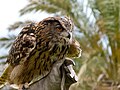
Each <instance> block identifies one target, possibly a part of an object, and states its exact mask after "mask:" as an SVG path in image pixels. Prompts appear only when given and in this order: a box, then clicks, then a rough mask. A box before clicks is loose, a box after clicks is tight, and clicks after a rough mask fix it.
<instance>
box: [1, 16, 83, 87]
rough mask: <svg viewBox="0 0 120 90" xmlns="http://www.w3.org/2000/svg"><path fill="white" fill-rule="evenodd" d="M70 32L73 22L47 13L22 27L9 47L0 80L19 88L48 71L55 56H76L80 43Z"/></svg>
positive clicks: (56, 57)
mask: <svg viewBox="0 0 120 90" xmlns="http://www.w3.org/2000/svg"><path fill="white" fill-rule="evenodd" d="M72 32H73V22H72V21H71V20H70V19H69V18H61V17H48V18H46V19H43V20H42V21H40V22H38V23H32V24H30V25H28V26H26V27H24V28H23V29H22V31H21V32H20V33H19V35H18V37H17V38H16V39H15V41H14V43H13V45H12V47H11V49H10V51H9V56H8V58H7V63H8V67H7V68H6V70H5V71H4V73H3V74H2V76H1V78H0V84H1V85H2V84H4V83H5V82H9V83H10V84H16V85H18V86H19V89H21V88H23V87H24V85H25V84H26V83H28V84H29V83H31V81H35V80H38V79H41V78H43V77H45V76H46V75H48V74H49V72H50V71H51V68H52V66H53V64H54V63H55V62H56V61H57V60H61V59H63V60H64V59H65V58H66V57H77V56H79V54H80V53H81V49H80V45H79V44H78V42H77V41H76V40H75V38H73V35H72ZM76 42H77V43H76Z"/></svg>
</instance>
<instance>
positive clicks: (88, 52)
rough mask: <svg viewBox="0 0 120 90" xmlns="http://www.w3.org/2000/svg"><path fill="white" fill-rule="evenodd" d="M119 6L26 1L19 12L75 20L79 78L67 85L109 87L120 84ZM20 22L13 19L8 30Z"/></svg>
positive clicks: (107, 0) (89, 0) (86, 0)
mask: <svg viewBox="0 0 120 90" xmlns="http://www.w3.org/2000/svg"><path fill="white" fill-rule="evenodd" d="M119 9H120V7H119V0H29V3H28V5H27V6H26V7H24V8H23V9H22V10H21V11H20V14H21V15H24V14H26V13H30V12H33V11H34V12H38V11H39V12H41V11H45V12H47V13H52V14H54V15H57V16H63V15H67V16H69V17H71V18H72V19H73V21H74V23H75V35H76V38H77V39H78V40H79V42H80V44H81V47H82V49H83V54H82V57H81V58H80V59H76V67H75V69H76V72H78V76H79V81H78V83H76V84H75V87H74V86H73V87H71V88H75V90H92V89H97V90H99V89H98V88H100V87H101V86H103V84H106V85H107V86H108V87H109V88H110V87H117V86H118V85H119V83H120V78H119V75H120V68H119V67H120V54H119V52H120V24H119V21H120V19H119V17H120V16H119V14H120V13H119ZM21 25H22V26H23V25H25V23H24V22H22V23H20V22H19V23H18V22H17V23H15V24H14V25H12V26H11V27H10V28H9V29H10V30H12V29H16V28H18V27H19V26H21ZM11 39H14V38H11V37H8V38H1V39H0V43H3V42H4V41H10V40H11ZM10 42H11V41H10ZM3 44H5V43H3ZM1 45H2V44H1ZM6 45H7V44H6ZM10 45H11V44H9V45H7V47H9V46H10ZM113 89H114V88H113ZM71 90H72V89H71ZM100 90H102V89H100ZM105 90H107V89H105ZM115 90H116V89H115Z"/></svg>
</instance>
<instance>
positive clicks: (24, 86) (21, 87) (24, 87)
mask: <svg viewBox="0 0 120 90" xmlns="http://www.w3.org/2000/svg"><path fill="white" fill-rule="evenodd" d="M28 88H29V84H28V83H25V84H20V85H19V89H18V90H27V89H28Z"/></svg>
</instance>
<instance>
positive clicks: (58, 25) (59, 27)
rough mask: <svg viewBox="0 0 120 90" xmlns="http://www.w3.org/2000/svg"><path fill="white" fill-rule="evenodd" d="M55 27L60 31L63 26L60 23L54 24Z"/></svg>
mask: <svg viewBox="0 0 120 90" xmlns="http://www.w3.org/2000/svg"><path fill="white" fill-rule="evenodd" d="M55 29H56V30H57V31H58V32H62V31H63V28H62V26H61V25H60V24H57V25H56V26H55Z"/></svg>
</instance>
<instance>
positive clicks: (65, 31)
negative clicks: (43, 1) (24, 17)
mask: <svg viewBox="0 0 120 90" xmlns="http://www.w3.org/2000/svg"><path fill="white" fill-rule="evenodd" d="M42 22H43V23H44V25H45V24H47V27H49V28H51V29H49V30H50V32H51V33H53V35H55V34H56V35H57V36H59V37H62V38H65V39H66V40H67V41H69V42H72V31H73V22H72V20H71V19H70V18H67V17H64V18H62V17H48V18H45V19H44V20H42Z"/></svg>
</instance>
